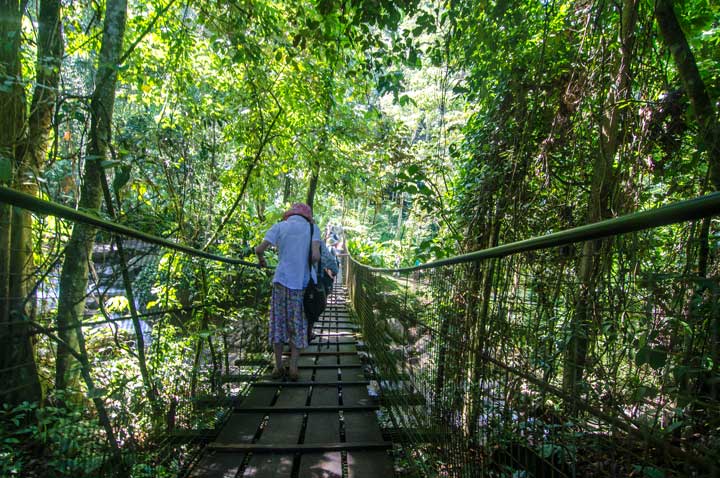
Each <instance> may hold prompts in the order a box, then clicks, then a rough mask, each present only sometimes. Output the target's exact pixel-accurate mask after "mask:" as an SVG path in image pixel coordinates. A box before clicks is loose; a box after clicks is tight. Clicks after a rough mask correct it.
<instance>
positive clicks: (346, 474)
mask: <svg viewBox="0 0 720 478" xmlns="http://www.w3.org/2000/svg"><path fill="white" fill-rule="evenodd" d="M353 330H355V324H354V323H353V322H352V320H351V318H350V315H349V314H348V312H347V308H346V295H345V292H344V291H343V290H340V291H339V292H338V293H336V294H333V295H332V296H331V297H330V300H329V303H328V308H327V310H326V312H325V313H324V314H323V316H322V317H321V318H320V320H319V321H318V322H317V323H316V324H315V328H314V332H315V333H316V334H317V337H316V338H315V339H314V340H313V342H312V343H311V345H310V346H309V347H308V348H307V349H305V351H304V353H303V354H302V355H301V357H300V380H299V381H298V382H278V381H271V380H270V379H269V376H265V377H263V378H262V379H261V380H260V381H259V382H256V383H254V384H253V386H252V389H251V391H250V394H249V395H248V396H247V398H246V399H245V400H244V401H243V402H242V403H241V404H240V405H239V406H238V407H237V408H236V409H235V410H234V412H233V413H232V415H231V416H230V419H229V420H228V421H227V422H226V424H225V426H224V427H223V428H222V429H221V430H220V433H219V434H218V436H217V437H216V439H215V441H213V442H212V443H210V444H209V445H208V447H207V449H206V451H205V454H204V455H203V456H202V457H201V459H200V461H199V462H198V464H197V465H196V466H195V467H194V468H193V470H192V472H191V474H190V476H191V477H193V478H200V477H202V478H231V477H232V478H235V477H257V478H265V477H277V478H282V477H293V478H295V477H297V478H314V477H318V478H320V477H322V478H341V477H343V478H364V477H391V476H393V475H394V471H393V462H392V458H391V457H390V455H389V454H388V452H387V450H388V449H389V448H390V447H391V443H389V442H386V441H384V440H383V437H382V434H381V431H380V427H379V425H378V422H377V417H376V414H375V410H377V409H378V402H377V399H376V398H372V397H370V396H369V395H368V392H367V383H368V382H367V379H366V378H365V374H364V372H363V368H362V363H361V360H360V356H359V355H358V350H357V346H358V343H357V337H356V336H355V334H354V333H353V332H352V331H353Z"/></svg>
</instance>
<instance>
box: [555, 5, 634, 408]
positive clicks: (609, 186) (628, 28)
mask: <svg viewBox="0 0 720 478" xmlns="http://www.w3.org/2000/svg"><path fill="white" fill-rule="evenodd" d="M622 9H623V10H622V18H621V23H620V35H619V36H620V52H621V54H620V58H619V62H618V65H617V68H616V71H617V74H616V77H615V83H614V85H612V86H611V88H610V89H609V92H608V96H607V98H606V100H605V108H606V111H605V115H604V117H603V121H602V124H601V131H600V151H599V152H598V154H597V156H596V157H595V162H594V164H593V178H592V184H591V189H590V199H589V201H588V203H589V204H588V214H587V221H588V223H594V222H597V221H600V220H601V219H603V218H605V217H607V216H609V214H610V211H609V210H610V203H611V199H612V198H611V196H612V191H613V189H614V187H615V182H616V177H615V171H614V168H613V163H614V161H615V155H616V154H617V150H618V137H619V124H620V115H621V114H622V112H623V110H622V108H621V106H622V104H621V103H622V102H623V101H624V100H628V99H630V98H631V94H632V91H631V76H630V64H631V61H632V52H633V48H634V43H635V25H636V23H637V12H638V0H624V1H623V4H622ZM605 247H608V245H607V244H603V241H588V242H585V243H584V245H583V250H582V256H581V257H580V259H579V260H580V262H579V265H578V281H579V284H578V286H579V289H580V290H579V295H578V299H577V301H576V304H575V314H574V316H573V319H572V322H571V324H570V340H569V341H568V345H567V350H566V354H565V366H564V368H563V388H564V390H565V393H567V394H568V395H570V396H575V395H576V392H577V386H578V383H579V382H580V381H581V380H582V377H583V373H584V371H585V362H586V360H587V353H588V347H589V344H590V338H591V335H592V334H593V332H592V330H591V323H592V317H593V314H594V306H595V302H596V297H595V293H596V292H595V291H596V290H597V281H598V280H599V274H600V270H601V269H602V260H603V256H605V254H602V253H601V251H602V250H603V248H605Z"/></svg>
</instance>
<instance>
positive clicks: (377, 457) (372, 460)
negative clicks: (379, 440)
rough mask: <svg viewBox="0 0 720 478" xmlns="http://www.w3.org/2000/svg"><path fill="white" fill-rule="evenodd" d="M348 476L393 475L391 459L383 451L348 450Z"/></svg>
mask: <svg viewBox="0 0 720 478" xmlns="http://www.w3.org/2000/svg"><path fill="white" fill-rule="evenodd" d="M347 461H348V478H366V477H368V476H382V477H388V478H390V477H393V476H395V470H394V468H393V460H392V458H391V457H390V455H388V454H387V452H384V451H350V452H348V454H347Z"/></svg>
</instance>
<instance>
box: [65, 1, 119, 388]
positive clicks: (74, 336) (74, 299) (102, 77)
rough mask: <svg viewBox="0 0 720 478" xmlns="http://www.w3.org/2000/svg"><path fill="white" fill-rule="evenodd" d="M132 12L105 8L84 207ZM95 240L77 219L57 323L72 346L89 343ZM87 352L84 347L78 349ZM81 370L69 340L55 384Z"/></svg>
mask: <svg viewBox="0 0 720 478" xmlns="http://www.w3.org/2000/svg"><path fill="white" fill-rule="evenodd" d="M126 17H127V0H111V1H109V2H108V4H107V7H106V11H105V23H104V26H103V38H102V46H101V48H100V58H99V66H98V73H97V84H96V86H95V91H94V92H93V96H92V102H91V114H92V119H91V125H90V144H89V146H88V150H87V157H86V159H85V167H84V177H83V186H82V190H81V192H80V207H81V208H83V209H85V210H88V211H93V210H94V211H97V210H99V209H100V203H101V200H102V183H101V179H102V178H101V175H102V174H104V172H103V169H102V168H103V166H102V161H103V160H104V158H105V157H106V155H107V151H108V144H109V142H110V135H111V126H112V114H113V107H114V103H115V84H116V81H117V72H118V69H117V67H118V66H119V65H118V60H119V58H120V54H121V53H122V41H123V36H124V33H125V22H126ZM94 240H95V228H94V227H90V226H87V225H85V224H81V223H77V224H75V226H74V227H73V232H72V236H71V238H70V241H69V242H68V245H67V248H66V250H65V260H64V262H63V267H62V273H61V275H60V297H59V301H58V314H57V326H58V328H59V330H60V331H61V332H60V333H59V335H60V336H61V338H62V339H63V340H64V341H65V342H67V344H68V345H70V346H71V347H75V348H77V347H79V344H81V343H83V340H82V329H81V327H80V320H81V318H82V315H83V312H84V310H85V291H86V289H87V282H88V262H89V261H90V259H91V250H92V246H93V243H94ZM77 350H79V352H80V353H81V354H84V350H81V349H79V348H77ZM79 373H80V370H79V368H78V363H77V362H76V361H75V360H74V358H73V357H72V356H71V355H70V354H69V353H68V351H67V350H66V349H65V346H64V345H62V344H61V345H58V350H57V364H56V370H55V386H56V388H57V389H59V390H63V389H66V388H75V387H77V385H78V379H79Z"/></svg>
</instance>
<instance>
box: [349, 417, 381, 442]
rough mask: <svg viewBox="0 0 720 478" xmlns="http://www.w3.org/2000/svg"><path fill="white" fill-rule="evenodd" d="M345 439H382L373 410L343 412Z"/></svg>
mask: <svg viewBox="0 0 720 478" xmlns="http://www.w3.org/2000/svg"><path fill="white" fill-rule="evenodd" d="M343 421H344V422H345V440H347V441H349V442H361V441H383V436H382V431H380V425H379V424H378V421H377V416H376V415H375V412H350V411H348V412H343Z"/></svg>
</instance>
